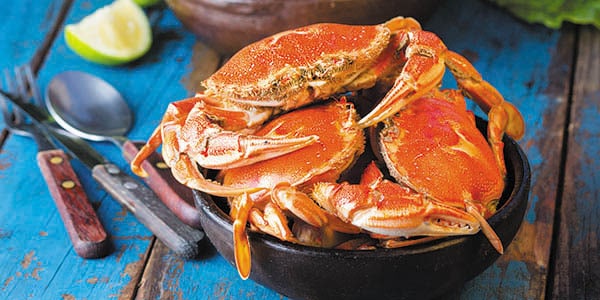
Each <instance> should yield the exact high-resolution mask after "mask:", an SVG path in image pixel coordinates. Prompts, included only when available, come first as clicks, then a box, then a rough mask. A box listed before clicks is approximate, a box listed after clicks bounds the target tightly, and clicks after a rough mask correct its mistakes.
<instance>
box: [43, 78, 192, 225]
mask: <svg viewBox="0 0 600 300" xmlns="http://www.w3.org/2000/svg"><path fill="white" fill-rule="evenodd" d="M45 101H46V106H47V107H48V111H49V112H50V114H51V115H52V117H54V119H55V120H56V122H57V123H58V124H59V125H60V126H62V127H63V128H64V129H66V130H67V131H69V132H71V133H73V134H75V135H77V136H79V137H82V138H84V139H87V140H92V141H108V142H112V143H113V144H115V145H117V146H118V147H120V148H121V150H122V151H123V156H124V157H125V158H126V159H127V160H128V161H131V160H132V159H133V157H134V156H135V155H136V154H137V152H138V149H139V148H140V147H141V146H143V145H144V144H145V143H144V142H131V141H129V140H128V139H127V138H126V137H125V134H126V133H127V132H128V131H129V129H131V126H132V124H133V113H132V112H131V110H130V109H129V106H128V105H127V102H126V101H125V99H124V98H123V97H122V96H121V94H120V93H119V92H118V91H117V90H116V89H115V88H114V87H113V86H112V85H110V84H109V83H108V82H106V81H104V80H102V79H101V78H98V77H96V76H94V75H91V74H88V73H84V72H80V71H66V72H63V73H60V74H58V75H56V76H55V77H54V78H53V79H52V80H51V81H50V83H49V84H48V87H47V88H46V100H45ZM165 166H166V164H165V163H164V161H163V159H162V157H161V156H160V155H159V154H158V153H154V154H153V155H151V156H150V157H149V158H148V159H147V161H146V162H145V163H144V169H145V170H146V171H147V172H148V174H149V176H148V177H147V178H145V181H146V183H147V184H148V186H150V188H151V189H152V190H153V191H154V192H155V193H156V194H157V195H158V197H159V198H160V199H161V200H162V202H163V203H164V204H165V205H166V206H167V207H168V208H169V209H170V210H171V211H172V212H173V213H174V214H175V215H176V216H177V217H178V218H179V219H180V220H181V221H183V222H184V223H185V224H187V225H189V226H191V227H194V228H200V213H199V211H198V210H197V209H196V207H195V205H194V203H193V195H192V190H191V189H189V188H187V187H186V186H184V185H182V184H180V183H179V182H177V180H175V178H174V177H173V175H172V174H171V171H170V169H169V168H166V167H165Z"/></svg>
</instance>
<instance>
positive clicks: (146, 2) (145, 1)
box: [134, 0, 161, 7]
mask: <svg viewBox="0 0 600 300" xmlns="http://www.w3.org/2000/svg"><path fill="white" fill-rule="evenodd" d="M134 1H135V3H137V4H138V5H139V6H141V7H147V6H151V5H154V4H158V3H159V2H160V1H161V0H134Z"/></svg>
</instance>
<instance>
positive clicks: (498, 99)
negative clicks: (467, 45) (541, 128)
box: [446, 51, 525, 175]
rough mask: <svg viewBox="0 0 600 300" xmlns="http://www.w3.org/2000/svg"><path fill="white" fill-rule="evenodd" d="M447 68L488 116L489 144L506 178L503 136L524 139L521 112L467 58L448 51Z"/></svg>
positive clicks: (464, 91) (462, 89)
mask: <svg viewBox="0 0 600 300" xmlns="http://www.w3.org/2000/svg"><path fill="white" fill-rule="evenodd" d="M446 65H447V66H448V69H450V72H452V74H453V76H454V78H456V82H457V83H458V86H459V87H460V89H461V91H462V92H463V93H464V94H465V96H467V97H469V98H471V99H473V100H474V101H475V102H476V103H477V104H478V105H479V107H481V109H483V111H485V112H486V113H487V114H488V120H489V125H488V129H487V131H488V142H489V143H490V146H491V147H492V151H493V152H494V156H495V157H496V163H497V164H498V167H499V168H500V169H501V170H502V174H503V175H505V174H506V166H505V163H504V154H503V152H502V149H503V148H504V143H503V142H502V136H503V135H504V133H506V134H508V135H509V136H511V137H512V138H514V139H517V140H518V139H520V138H522V137H523V134H524V132H525V122H524V120H523V117H522V116H521V113H519V111H518V110H517V108H516V107H515V106H514V105H512V104H511V103H510V102H507V101H505V100H504V98H503V97H502V95H501V94H500V93H499V92H498V90H496V88H494V87H493V86H492V85H491V84H489V83H488V82H487V81H485V80H483V79H482V77H481V75H480V74H479V72H477V70H475V68H474V67H473V65H472V64H471V63H469V61H467V59H465V58H464V57H463V56H461V55H459V54H457V53H455V52H452V51H447V53H446Z"/></svg>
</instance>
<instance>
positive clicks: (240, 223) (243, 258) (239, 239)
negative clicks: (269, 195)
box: [231, 193, 253, 279]
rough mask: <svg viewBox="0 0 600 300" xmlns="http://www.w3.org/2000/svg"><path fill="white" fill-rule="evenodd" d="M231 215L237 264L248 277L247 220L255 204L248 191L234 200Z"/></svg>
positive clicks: (242, 274) (248, 245)
mask: <svg viewBox="0 0 600 300" xmlns="http://www.w3.org/2000/svg"><path fill="white" fill-rule="evenodd" d="M231 206H232V208H231V210H232V211H231V217H232V219H233V251H234V258H235V265H236V267H237V270H238V273H239V275H240V277H241V278H242V279H248V276H250V268H251V259H250V257H251V255H250V242H249V241H248V235H247V234H246V222H247V221H248V215H249V214H250V210H251V209H252V206H253V201H252V199H250V196H249V195H248V194H247V193H244V194H243V195H242V196H240V197H237V198H236V199H235V200H234V201H233V202H232V205H231Z"/></svg>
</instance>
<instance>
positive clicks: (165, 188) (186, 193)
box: [123, 141, 201, 228]
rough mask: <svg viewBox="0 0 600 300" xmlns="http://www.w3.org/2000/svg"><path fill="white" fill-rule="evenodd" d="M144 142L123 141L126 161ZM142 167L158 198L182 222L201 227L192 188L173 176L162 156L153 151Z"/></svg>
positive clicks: (147, 181) (146, 179) (129, 159)
mask: <svg viewBox="0 0 600 300" xmlns="http://www.w3.org/2000/svg"><path fill="white" fill-rule="evenodd" d="M144 144H145V143H144V142H131V141H127V142H125V144H124V145H123V156H125V159H126V160H127V162H131V160H132V159H133V158H134V157H135V155H136V154H137V153H138V151H139V149H141V148H142V146H144ZM142 167H143V168H144V170H146V172H147V173H148V177H146V178H144V181H145V182H146V184H147V185H148V186H149V187H150V189H151V190H152V191H154V193H156V195H158V197H159V198H160V200H161V201H162V202H163V203H164V204H165V205H166V206H167V207H168V208H169V209H170V210H171V211H172V212H173V213H174V214H175V215H176V216H177V217H178V218H179V219H181V220H182V221H183V222H184V223H186V224H188V225H190V226H192V227H194V228H201V225H200V212H199V210H198V209H196V206H195V205H194V195H193V193H192V190H191V189H190V188H188V187H187V186H185V185H183V184H181V183H179V181H177V180H176V179H175V177H173V174H172V173H171V169H169V167H168V166H167V165H166V164H165V162H164V160H163V159H162V156H161V155H160V154H158V153H157V152H154V153H153V154H152V155H151V156H150V157H148V158H147V159H146V160H145V161H144V162H143V164H142Z"/></svg>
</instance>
